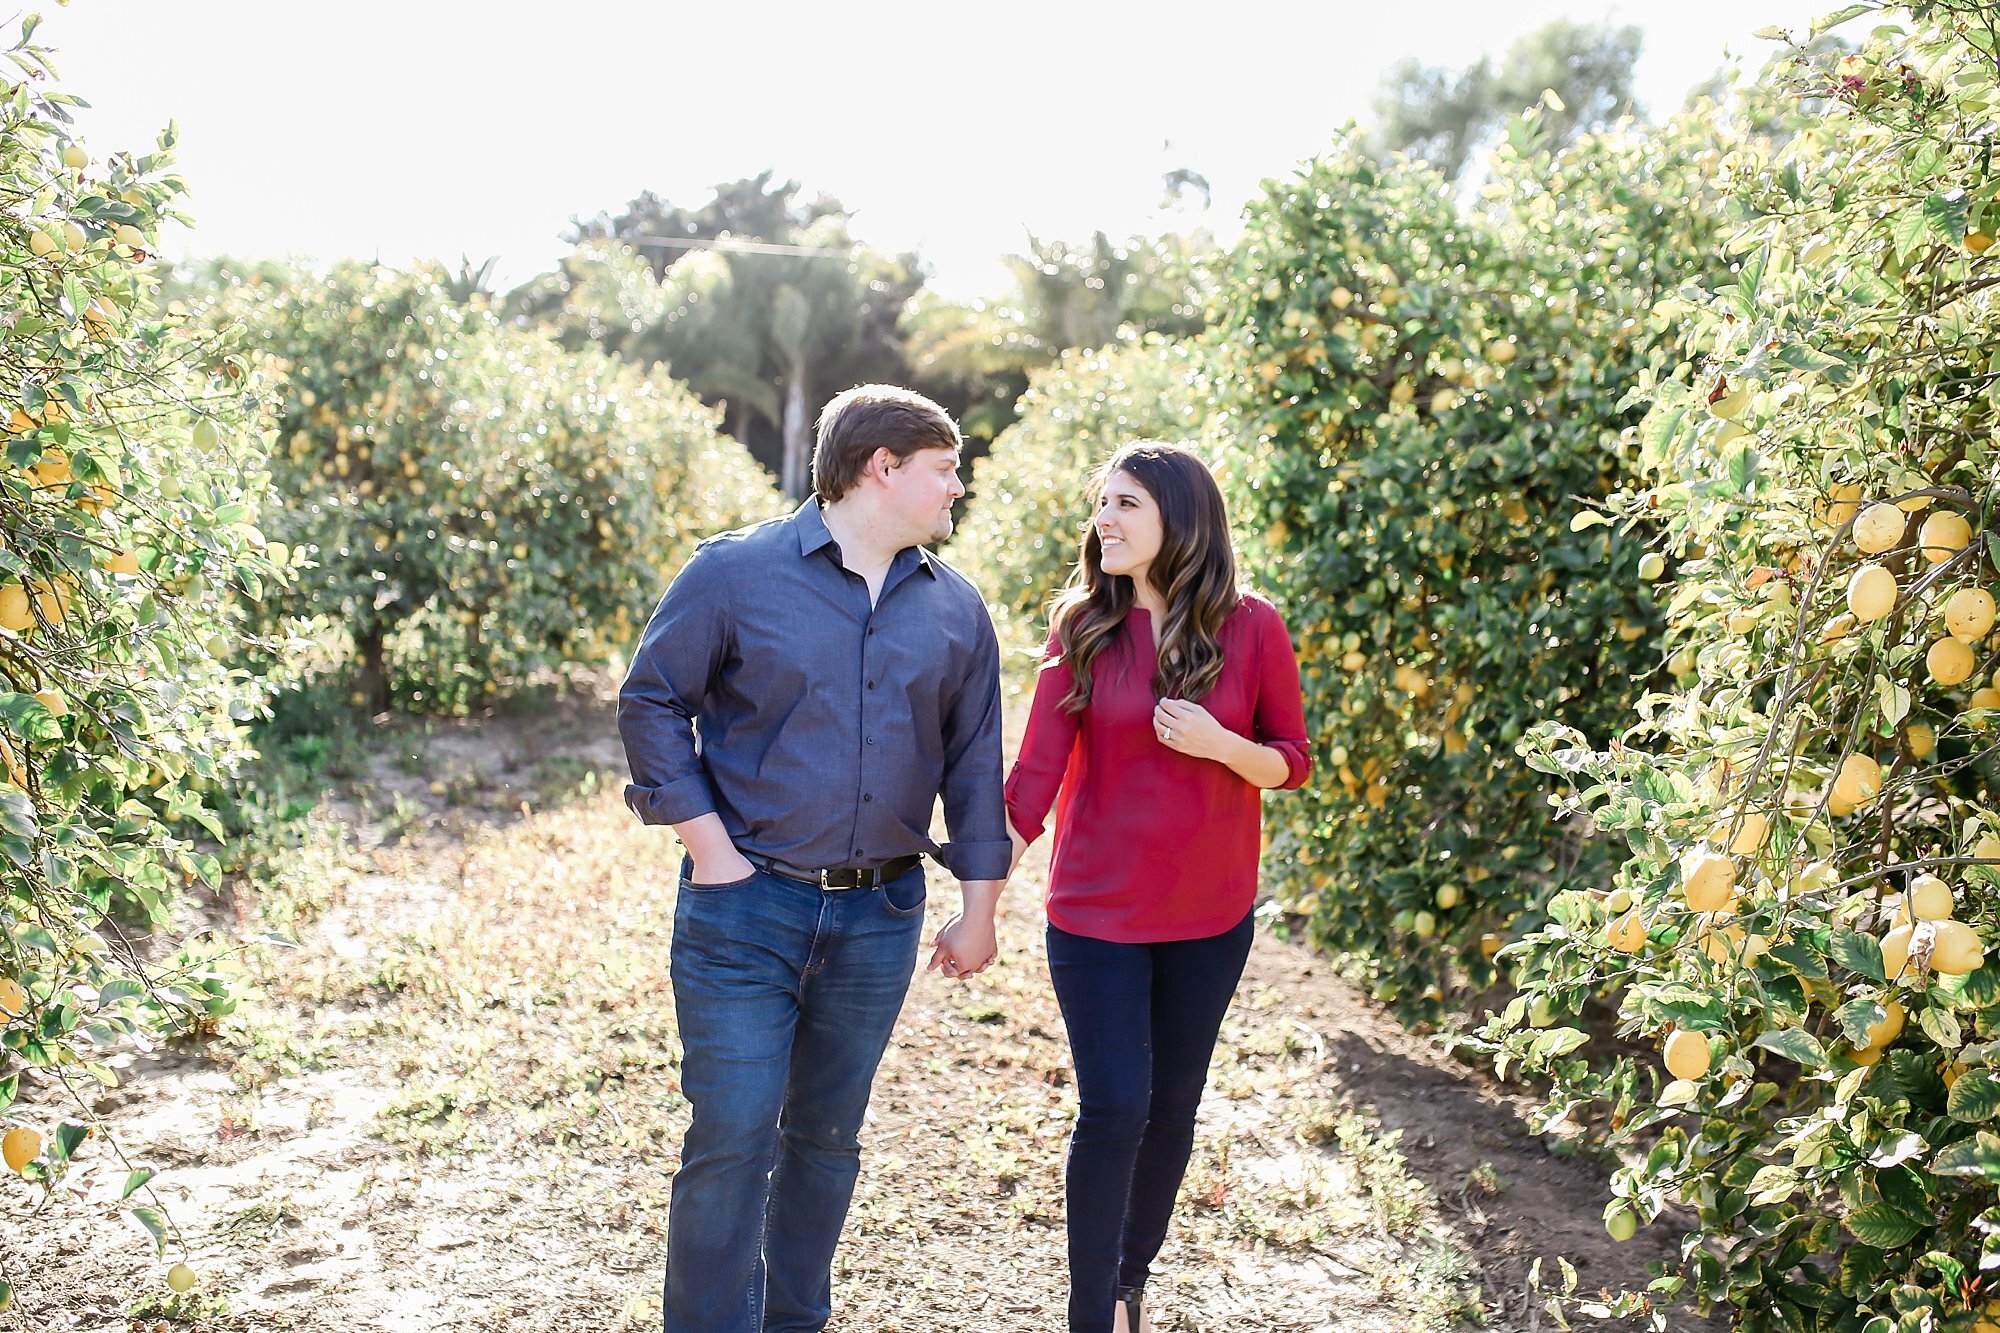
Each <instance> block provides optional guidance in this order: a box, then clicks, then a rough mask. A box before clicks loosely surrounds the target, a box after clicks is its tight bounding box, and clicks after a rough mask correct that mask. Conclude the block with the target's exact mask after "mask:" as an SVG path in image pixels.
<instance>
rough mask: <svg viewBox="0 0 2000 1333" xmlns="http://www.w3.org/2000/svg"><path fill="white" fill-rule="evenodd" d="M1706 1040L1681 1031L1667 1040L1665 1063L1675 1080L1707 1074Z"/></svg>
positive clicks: (1699, 1035) (1707, 1054)
mask: <svg viewBox="0 0 2000 1333" xmlns="http://www.w3.org/2000/svg"><path fill="white" fill-rule="evenodd" d="M1710 1058H1711V1057H1710V1055H1709V1050H1708V1038H1707V1037H1704V1036H1703V1035H1702V1034H1701V1033H1699V1032H1689V1031H1686V1030H1685V1029H1683V1030H1682V1031H1679V1032H1676V1033H1675V1034H1674V1035H1673V1036H1671V1037H1668V1038H1667V1049H1666V1052H1665V1063H1666V1066H1667V1072H1668V1073H1670V1074H1672V1075H1673V1076H1674V1077H1675V1078H1686V1079H1696V1078H1700V1077H1701V1076H1702V1075H1704V1074H1706V1073H1707V1072H1708V1066H1709V1061H1710Z"/></svg>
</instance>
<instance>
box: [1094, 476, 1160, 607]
mask: <svg viewBox="0 0 2000 1333" xmlns="http://www.w3.org/2000/svg"><path fill="white" fill-rule="evenodd" d="M1096 522H1097V540H1098V542H1099V544H1100V545H1101V546H1102V547H1103V558H1102V564H1103V566H1104V572H1105V573H1107V574H1123V575H1125V576H1126V577H1127V578H1130V579H1133V580H1135V581H1137V580H1140V579H1143V578H1145V577H1146V571H1147V570H1149V569H1151V568H1152V565H1153V561H1154V559H1155V558H1156V557H1158V555H1159V554H1160V542H1161V540H1162V538H1163V537H1164V536H1165V532H1166V530H1165V528H1164V527H1163V526H1162V524H1161V522H1160V506H1159V504H1158V503H1157V502H1155V501H1154V499H1153V497H1152V495H1151V494H1150V493H1149V492H1148V491H1147V490H1146V488H1145V487H1144V486H1141V485H1140V484H1139V483H1138V481H1137V480H1136V479H1135V478H1134V477H1133V476H1132V474H1131V473H1129V472H1123V471H1120V472H1114V473H1112V474H1111V475H1110V476H1109V477H1108V478H1106V479H1105V482H1104V495H1103V497H1102V498H1101V499H1099V500H1098V502H1097V520H1096Z"/></svg>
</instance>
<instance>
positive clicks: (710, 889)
mask: <svg viewBox="0 0 2000 1333" xmlns="http://www.w3.org/2000/svg"><path fill="white" fill-rule="evenodd" d="M762 873H763V872H762V871H761V870H753V871H751V872H750V873H749V874H747V875H745V876H744V877H743V878H742V879H731V880H725V881H723V882H722V883H720V884H697V883H695V882H694V880H692V879H691V878H689V876H688V872H687V871H685V870H683V871H681V891H682V892H684V893H727V892H728V891H729V890H731V889H740V888H743V887H745V886H746V885H748V884H750V883H751V882H752V881H753V880H755V879H756V878H757V876H758V875H760V874H762Z"/></svg>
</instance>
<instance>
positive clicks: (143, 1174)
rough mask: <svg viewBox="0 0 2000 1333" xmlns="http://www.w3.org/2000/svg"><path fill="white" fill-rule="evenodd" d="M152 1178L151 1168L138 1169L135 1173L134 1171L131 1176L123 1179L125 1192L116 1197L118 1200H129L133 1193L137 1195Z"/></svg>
mask: <svg viewBox="0 0 2000 1333" xmlns="http://www.w3.org/2000/svg"><path fill="white" fill-rule="evenodd" d="M152 1178H153V1168H152V1167H150V1166H142V1167H140V1168H139V1169H138V1170H137V1171H134V1172H133V1173H132V1174H131V1175H129V1176H127V1177H125V1192H124V1193H123V1194H120V1195H119V1196H118V1197H119V1198H120V1199H129V1198H131V1197H132V1196H133V1195H134V1194H135V1193H137V1192H138V1191H139V1190H140V1189H142V1188H143V1187H144V1186H145V1184H146V1182H147V1181H149V1180H151V1179H152Z"/></svg>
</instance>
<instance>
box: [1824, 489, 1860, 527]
mask: <svg viewBox="0 0 2000 1333" xmlns="http://www.w3.org/2000/svg"><path fill="white" fill-rule="evenodd" d="M1859 508H1861V487H1860V486H1858V485H1856V484H1855V483H1854V482H1851V481H1844V482H1838V483H1836V484H1835V485H1833V486H1830V487H1828V488H1827V493H1826V499H1824V500H1822V501H1820V504H1819V521H1820V522H1821V523H1822V524H1824V525H1825V526H1826V527H1829V528H1838V527H1839V526H1840V525H1841V524H1843V523H1845V522H1847V520H1848V519H1850V518H1853V517H1854V511H1855V510H1857V509H1859Z"/></svg>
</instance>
